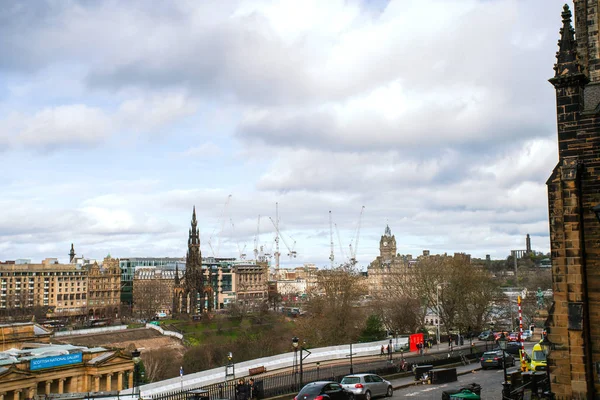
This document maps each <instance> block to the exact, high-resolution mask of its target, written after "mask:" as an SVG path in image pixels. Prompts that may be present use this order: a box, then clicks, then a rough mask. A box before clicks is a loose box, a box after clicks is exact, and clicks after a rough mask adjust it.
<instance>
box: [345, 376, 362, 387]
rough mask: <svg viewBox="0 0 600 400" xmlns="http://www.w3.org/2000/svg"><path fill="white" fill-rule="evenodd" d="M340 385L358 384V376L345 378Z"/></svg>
mask: <svg viewBox="0 0 600 400" xmlns="http://www.w3.org/2000/svg"><path fill="white" fill-rule="evenodd" d="M341 383H342V385H347V384H349V383H360V378H359V377H358V376H346V377H344V379H342V382H341Z"/></svg>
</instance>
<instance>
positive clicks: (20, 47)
mask: <svg viewBox="0 0 600 400" xmlns="http://www.w3.org/2000/svg"><path fill="white" fill-rule="evenodd" d="M563 3H564V0H561V1H558V0H526V1H525V0H392V1H389V2H388V1H385V0H346V1H337V0H327V1H323V0H320V1H318V0H315V1H309V0H302V1H299V0H293V1H260V0H248V1H243V0H242V1H228V0H227V1H224V0H218V1H195V0H189V1H185V0H181V1H173V2H153V3H152V5H150V3H148V2H146V1H139V2H138V1H126V2H122V1H117V0H115V1H102V2H96V1H93V2H92V1H41V0H40V1H31V2H3V3H2V4H1V5H0V52H1V54H2V55H1V57H0V160H1V163H2V168H0V191H1V193H2V194H1V196H0V210H1V211H0V260H7V259H9V260H10V259H15V258H31V259H32V260H33V261H39V260H41V259H42V258H45V257H58V258H59V259H60V260H61V261H67V260H68V257H67V252H68V251H69V248H70V243H74V244H75V249H76V251H77V253H78V254H79V255H82V254H83V255H85V256H87V257H92V258H102V257H104V256H105V255H106V254H107V253H109V252H110V253H111V255H113V256H115V257H134V256H138V257H140V256H157V257H158V256H171V257H177V256H183V255H185V252H186V247H187V233H188V228H189V221H190V217H191V211H192V206H193V205H196V209H197V212H198V219H199V227H200V234H201V240H202V252H203V255H217V256H232V257H233V256H239V254H240V253H242V252H243V253H247V254H248V256H249V257H250V256H251V255H252V253H253V249H254V248H255V243H258V244H259V245H262V246H263V247H264V249H266V251H270V252H273V251H274V247H273V238H274V227H273V224H272V223H271V220H270V219H269V217H271V218H272V219H275V208H276V207H275V204H276V203H278V204H279V216H280V229H281V231H282V235H283V237H284V239H285V241H286V242H287V246H289V247H293V248H294V250H295V251H297V254H298V257H297V258H296V259H295V260H293V261H290V259H289V258H288V257H287V253H288V249H287V248H286V247H287V246H286V244H285V243H283V242H282V243H281V247H282V251H281V252H282V254H283V256H282V265H296V264H301V263H307V262H312V263H316V264H317V265H319V266H325V265H328V264H329V261H328V257H329V254H330V229H329V214H328V212H329V211H330V210H331V212H332V217H333V222H334V224H335V225H336V226H337V231H338V232H339V235H338V233H337V232H336V229H335V228H334V229H333V238H334V243H335V259H336V262H338V261H342V260H343V259H344V258H345V257H347V256H348V253H349V245H350V243H353V246H354V248H355V250H356V252H357V254H356V257H357V259H358V261H359V265H362V266H364V265H366V264H368V263H369V262H370V261H371V260H372V259H373V258H374V257H375V256H376V255H377V254H378V253H379V237H380V235H381V234H382V233H383V231H384V229H385V226H386V224H389V226H390V227H391V229H392V232H393V233H394V234H395V236H396V240H397V243H398V252H400V253H403V254H413V255H417V254H420V253H421V252H422V250H423V249H429V250H431V252H433V253H443V252H448V253H454V252H467V253H470V254H472V255H473V256H475V257H485V255H486V254H490V255H491V256H492V258H497V259H499V258H505V257H506V256H507V255H508V254H509V253H510V250H511V249H523V248H524V247H525V235H526V234H527V233H529V234H531V237H532V246H533V248H534V249H537V250H539V251H544V252H546V251H548V249H549V239H548V216H547V213H548V212H547V197H546V185H545V181H546V179H547V178H548V176H549V175H550V172H551V170H552V168H553V167H554V164H555V163H556V161H557V144H556V124H555V109H554V104H555V99H554V91H553V89H552V87H551V85H550V84H549V83H548V82H547V79H548V78H550V77H551V76H552V75H553V70H552V66H553V64H554V61H555V59H554V56H555V52H556V50H557V46H556V42H557V40H558V37H559V36H558V30H559V28H560V26H561V22H560V21H561V18H560V12H561V8H562V5H563ZM230 195H231V196H230ZM362 206H364V207H365V209H364V215H363V218H362V225H361V230H360V237H359V243H358V246H357V245H356V243H355V239H354V238H355V236H356V231H357V226H358V221H359V215H360V213H361V207H362ZM259 215H261V218H260V224H258V220H259V218H258V216H259ZM257 231H259V232H260V234H259V235H258V239H256V238H257ZM338 237H339V239H338ZM294 243H295V244H294ZM340 247H341V248H342V249H343V251H342V249H340Z"/></svg>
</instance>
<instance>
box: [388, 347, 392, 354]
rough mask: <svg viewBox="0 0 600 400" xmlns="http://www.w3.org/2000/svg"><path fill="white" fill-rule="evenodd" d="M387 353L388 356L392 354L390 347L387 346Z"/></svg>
mask: <svg viewBox="0 0 600 400" xmlns="http://www.w3.org/2000/svg"><path fill="white" fill-rule="evenodd" d="M387 353H388V355H390V354H392V347H391V346H390V345H389V344H388V345H387Z"/></svg>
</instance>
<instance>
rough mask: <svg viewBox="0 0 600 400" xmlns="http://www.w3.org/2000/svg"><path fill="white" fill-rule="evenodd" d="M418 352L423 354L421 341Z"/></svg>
mask: <svg viewBox="0 0 600 400" xmlns="http://www.w3.org/2000/svg"><path fill="white" fill-rule="evenodd" d="M419 354H420V355H423V342H421V343H419Z"/></svg>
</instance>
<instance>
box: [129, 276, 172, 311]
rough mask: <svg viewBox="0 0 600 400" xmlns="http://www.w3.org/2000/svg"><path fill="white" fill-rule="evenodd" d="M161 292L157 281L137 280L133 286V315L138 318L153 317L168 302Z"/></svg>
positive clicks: (161, 289)
mask: <svg viewBox="0 0 600 400" xmlns="http://www.w3.org/2000/svg"><path fill="white" fill-rule="evenodd" d="M163 292H164V291H163V287H162V285H161V282H160V281H159V279H139V280H138V281H137V282H135V286H134V293H133V298H134V313H135V314H137V316H138V317H139V318H145V319H151V318H152V317H154V316H155V315H156V313H157V312H158V311H160V310H161V309H162V307H164V304H168V302H169V300H170V299H168V298H166V297H165V296H164V295H163Z"/></svg>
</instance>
